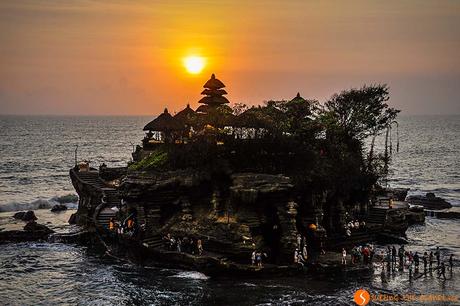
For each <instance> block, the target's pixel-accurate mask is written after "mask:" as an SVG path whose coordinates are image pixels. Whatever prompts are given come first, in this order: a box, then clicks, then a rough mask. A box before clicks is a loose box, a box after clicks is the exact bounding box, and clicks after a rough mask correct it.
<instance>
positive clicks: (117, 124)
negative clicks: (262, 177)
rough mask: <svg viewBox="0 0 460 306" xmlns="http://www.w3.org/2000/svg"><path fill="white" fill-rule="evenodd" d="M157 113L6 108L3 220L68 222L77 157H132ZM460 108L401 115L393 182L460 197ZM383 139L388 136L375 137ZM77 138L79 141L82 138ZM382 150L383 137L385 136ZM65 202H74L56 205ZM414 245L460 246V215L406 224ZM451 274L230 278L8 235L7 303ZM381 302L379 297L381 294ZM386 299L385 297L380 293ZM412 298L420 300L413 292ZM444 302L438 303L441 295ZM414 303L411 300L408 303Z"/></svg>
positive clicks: (118, 161)
mask: <svg viewBox="0 0 460 306" xmlns="http://www.w3.org/2000/svg"><path fill="white" fill-rule="evenodd" d="M150 119H151V118H149V117H71V116H68V117H67V116H49V117H48V116H0V228H11V227H13V228H14V227H21V226H22V223H21V222H19V221H13V219H12V218H11V215H12V214H13V212H14V211H17V210H22V209H35V210H36V213H37V215H38V216H39V218H40V220H41V222H44V223H47V222H49V223H50V224H49V225H50V226H51V227H53V228H54V229H55V230H56V231H66V230H69V227H67V226H65V223H66V222H65V221H66V219H67V216H68V214H69V213H71V212H72V211H73V210H72V209H75V207H76V200H77V198H76V197H75V191H74V189H73V187H72V184H71V182H70V179H69V176H68V171H69V169H70V168H71V167H72V166H73V165H74V162H75V153H76V154H77V159H78V160H84V159H86V160H90V161H91V163H92V165H93V166H95V167H97V166H99V164H101V163H103V162H105V163H106V164H107V165H108V166H122V165H125V164H126V162H128V161H129V160H130V158H131V152H132V150H133V145H136V144H139V143H140V140H141V139H142V137H143V132H142V127H143V126H144V125H145V124H146V123H147V122H148V121H149V120H150ZM459 136H460V116H414V117H408V116H401V117H400V118H399V141H400V150H399V152H396V129H393V133H392V141H393V149H394V152H393V155H392V166H391V174H390V179H389V181H388V183H389V184H390V185H391V186H393V187H408V188H411V191H410V193H415V194H424V193H426V192H435V193H436V195H438V196H441V197H444V198H446V199H447V200H448V201H449V202H451V203H452V204H453V205H454V206H457V207H459V206H460V167H459V166H460V159H459V156H460V137H459ZM381 143H382V137H380V139H378V141H377V144H381ZM77 146H78V148H77ZM378 148H379V149H380V150H381V149H382V147H381V146H378ZM56 203H64V204H66V205H67V206H68V207H69V208H70V211H69V212H67V213H64V214H63V215H54V214H51V213H50V212H49V208H50V207H51V206H52V205H54V204H56ZM407 235H408V238H409V245H408V246H407V247H406V249H409V250H413V251H419V252H423V251H425V250H433V249H434V248H435V247H436V246H440V247H441V249H442V252H443V254H444V255H445V256H446V257H447V256H448V255H449V254H451V253H452V254H455V257H456V258H457V259H458V258H459V256H460V247H459V241H460V220H439V219H435V218H427V220H426V223H425V224H424V225H416V226H412V227H410V228H409V230H408V231H407ZM458 273H460V270H458V268H455V269H454V273H453V275H450V274H449V272H448V273H447V277H448V278H452V279H448V280H447V281H443V280H439V279H437V278H436V274H434V275H432V276H430V275H428V276H427V277H422V278H420V279H417V280H414V281H412V282H410V281H409V280H408V275H407V273H399V272H395V273H390V274H389V275H385V276H384V277H382V276H381V274H380V270H376V272H375V275H374V277H372V279H371V281H369V280H365V279H364V280H363V279H360V278H350V279H346V281H343V280H336V279H333V278H326V279H320V280H319V279H316V278H315V279H312V278H302V279H299V278H288V277H277V278H274V279H232V278H225V277H222V278H218V279H214V278H209V277H207V276H206V275H203V274H201V273H198V272H193V271H181V270H171V269H159V268H154V267H143V268H142V267H137V266H135V265H131V264H127V263H125V262H118V261H114V260H113V259H110V258H106V257H104V256H101V255H100V254H94V253H92V251H91V250H90V249H87V248H85V247H81V246H77V245H66V244H59V243H21V244H5V245H0V304H2V305H3V304H5V305H24V304H26V305H32V304H33V305H40V304H42V305H54V304H80V305H165V304H166V305H171V304H198V305H199V304H211V305H227V304H233V305H268V304H278V305H279V304H281V305H284V304H285V305H303V304H308V305H353V301H352V297H353V294H354V292H355V291H356V290H357V289H358V288H362V287H363V288H366V289H368V290H369V291H370V292H371V293H373V294H375V293H380V294H385V293H386V294H444V295H455V296H458V294H459V285H458V284H457V283H458V282H456V281H455V279H458V278H456V274H458ZM377 304H379V303H377ZM381 304H384V303H381ZM411 304H416V303H414V302H412V303H411ZM438 304H439V303H438ZM408 305H409V304H408Z"/></svg>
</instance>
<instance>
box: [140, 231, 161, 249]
mask: <svg viewBox="0 0 460 306" xmlns="http://www.w3.org/2000/svg"><path fill="white" fill-rule="evenodd" d="M142 243H143V244H146V245H147V247H148V248H152V249H156V248H160V247H163V244H164V242H163V238H162V237H161V235H158V234H155V235H151V236H149V237H146V238H144V240H142Z"/></svg>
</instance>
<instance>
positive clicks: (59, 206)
mask: <svg viewBox="0 0 460 306" xmlns="http://www.w3.org/2000/svg"><path fill="white" fill-rule="evenodd" d="M64 210H67V206H65V205H64V204H56V205H54V206H53V208H51V211H52V212H59V211H64Z"/></svg>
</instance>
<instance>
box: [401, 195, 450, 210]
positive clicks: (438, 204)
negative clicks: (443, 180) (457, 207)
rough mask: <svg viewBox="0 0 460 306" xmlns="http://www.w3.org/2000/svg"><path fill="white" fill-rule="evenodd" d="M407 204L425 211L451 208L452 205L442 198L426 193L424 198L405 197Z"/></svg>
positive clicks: (417, 196) (418, 196) (419, 196)
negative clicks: (418, 206) (419, 206)
mask: <svg viewBox="0 0 460 306" xmlns="http://www.w3.org/2000/svg"><path fill="white" fill-rule="evenodd" d="M407 202H409V203H410V204H412V205H421V206H423V207H424V208H426V209H432V210H438V209H445V208H451V207H452V205H451V204H450V203H449V202H447V201H446V200H444V199H443V198H440V197H437V196H435V194H434V193H432V192H428V193H427V194H426V195H425V196H421V195H411V196H408V197H407Z"/></svg>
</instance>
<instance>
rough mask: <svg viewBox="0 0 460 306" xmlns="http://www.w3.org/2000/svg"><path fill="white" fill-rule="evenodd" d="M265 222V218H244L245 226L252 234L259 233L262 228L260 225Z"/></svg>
mask: <svg viewBox="0 0 460 306" xmlns="http://www.w3.org/2000/svg"><path fill="white" fill-rule="evenodd" d="M265 222H266V218H265V216H262V217H259V216H256V215H254V216H247V217H246V218H245V222H244V223H245V224H246V225H247V226H248V227H249V229H250V230H251V232H252V233H259V232H260V230H261V227H262V224H264V223H265Z"/></svg>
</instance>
